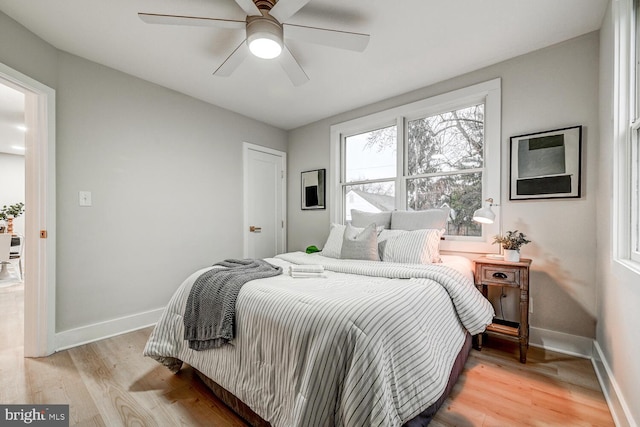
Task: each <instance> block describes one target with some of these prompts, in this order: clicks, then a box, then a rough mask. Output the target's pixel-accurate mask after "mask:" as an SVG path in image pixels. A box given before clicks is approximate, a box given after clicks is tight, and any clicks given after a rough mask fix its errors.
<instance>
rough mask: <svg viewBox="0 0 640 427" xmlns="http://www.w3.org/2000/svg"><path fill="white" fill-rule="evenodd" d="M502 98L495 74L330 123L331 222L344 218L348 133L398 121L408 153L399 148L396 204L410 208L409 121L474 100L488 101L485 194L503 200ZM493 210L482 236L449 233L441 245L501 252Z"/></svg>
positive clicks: (459, 249)
mask: <svg viewBox="0 0 640 427" xmlns="http://www.w3.org/2000/svg"><path fill="white" fill-rule="evenodd" d="M501 98H502V97H501V80H500V79H499V78H497V79H493V80H490V81H487V82H483V83H478V84H476V85H473V86H469V87H466V88H462V89H458V90H455V91H452V92H448V93H445V94H442V95H437V96H434V97H431V98H427V99H423V100H421V101H417V102H412V103H410V104H405V105H401V106H399V107H395V108H391V109H388V110H384V111H380V112H378V113H374V114H370V115H368V116H364V117H360V118H357V119H354V120H349V121H347V122H343V123H339V124H336V125H333V126H331V138H330V141H331V146H330V168H329V186H328V193H329V194H328V198H329V200H331V201H332V203H331V204H330V206H329V217H330V220H331V222H332V223H340V224H342V223H344V206H343V201H344V197H343V195H342V188H343V184H344V182H343V180H344V177H345V171H344V164H343V162H342V158H343V156H344V143H343V141H344V139H345V138H347V137H349V136H352V135H357V134H360V133H364V132H368V131H371V130H375V129H380V128H383V127H386V126H391V125H394V124H395V125H396V126H397V130H398V141H399V143H400V142H402V144H403V145H402V147H401V148H402V150H403V152H404V153H402V154H401V153H398V154H399V155H398V165H397V168H398V170H397V174H396V209H401V210H404V209H406V180H407V179H409V178H411V177H405V172H404V171H405V168H406V160H405V159H406V155H405V154H406V150H407V147H406V144H404V133H405V132H406V123H407V121H408V120H413V119H417V118H421V117H428V116H431V115H435V114H439V113H443V112H448V111H452V110H455V109H457V108H461V107H468V106H470V105H473V104H474V103H476V104H477V103H484V104H485V126H484V137H485V143H484V150H485V152H484V165H483V171H482V181H483V182H482V200H483V201H484V200H485V199H487V198H493V200H494V204H498V205H499V204H500V197H501V191H500V181H501V173H500V170H501V164H502V160H501V159H502V158H501V155H500V153H501V140H502V139H501V129H502V127H501V111H502V110H501ZM483 203H484V202H483ZM493 210H494V212H495V213H496V220H495V222H494V223H493V224H487V225H483V226H482V236H481V237H472V236H447V238H446V240H445V241H443V242H442V244H441V249H442V250H445V251H455V252H477V253H497V252H498V251H499V247H498V246H499V245H493V244H492V242H493V236H495V235H496V234H499V233H500V229H501V227H500V224H501V216H500V208H499V207H494V208H493Z"/></svg>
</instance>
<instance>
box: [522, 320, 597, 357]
mask: <svg viewBox="0 0 640 427" xmlns="http://www.w3.org/2000/svg"><path fill="white" fill-rule="evenodd" d="M529 345H532V346H534V347H542V348H544V349H545V350H551V351H557V352H559V353H564V354H569V355H571V356H577V357H582V358H585V359H591V358H592V357H593V339H592V338H587V337H581V336H578V335H571V334H566V333H564V332H556V331H551V330H549V329H542V328H534V327H531V328H530V329H529Z"/></svg>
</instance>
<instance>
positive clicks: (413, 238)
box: [379, 229, 444, 264]
mask: <svg viewBox="0 0 640 427" xmlns="http://www.w3.org/2000/svg"><path fill="white" fill-rule="evenodd" d="M443 234H444V229H440V230H436V229H428V230H414V231H407V232H406V233H402V234H399V235H397V236H392V237H389V238H388V239H386V240H384V241H383V242H381V243H380V246H379V250H380V258H381V259H382V261H385V262H400V263H408V264H431V263H436V262H442V260H441V259H440V238H441V237H442V235H443Z"/></svg>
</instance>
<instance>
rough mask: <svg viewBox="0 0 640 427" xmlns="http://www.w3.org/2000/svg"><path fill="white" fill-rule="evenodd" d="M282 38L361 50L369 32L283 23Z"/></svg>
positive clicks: (367, 41) (367, 42) (366, 42)
mask: <svg viewBox="0 0 640 427" xmlns="http://www.w3.org/2000/svg"><path fill="white" fill-rule="evenodd" d="M282 27H283V31H284V38H285V39H295V40H300V41H305V42H309V43H315V44H321V45H324V46H331V47H337V48H339V49H347V50H354V51H356V52H362V51H364V49H365V48H366V47H367V45H368V44H369V38H370V36H369V34H361V33H350V32H348V31H337V30H329V29H326V28H315V27H305V26H302V25H293V24H283V25H282Z"/></svg>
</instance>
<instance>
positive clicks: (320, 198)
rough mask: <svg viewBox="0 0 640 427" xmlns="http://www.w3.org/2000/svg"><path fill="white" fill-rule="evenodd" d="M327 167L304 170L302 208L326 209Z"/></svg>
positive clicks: (302, 177)
mask: <svg viewBox="0 0 640 427" xmlns="http://www.w3.org/2000/svg"><path fill="white" fill-rule="evenodd" d="M325 176H326V169H316V170H312V171H306V172H302V174H301V180H300V181H301V182H302V210H312V209H325V208H326V207H327V206H326V203H325V198H326V190H325Z"/></svg>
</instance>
